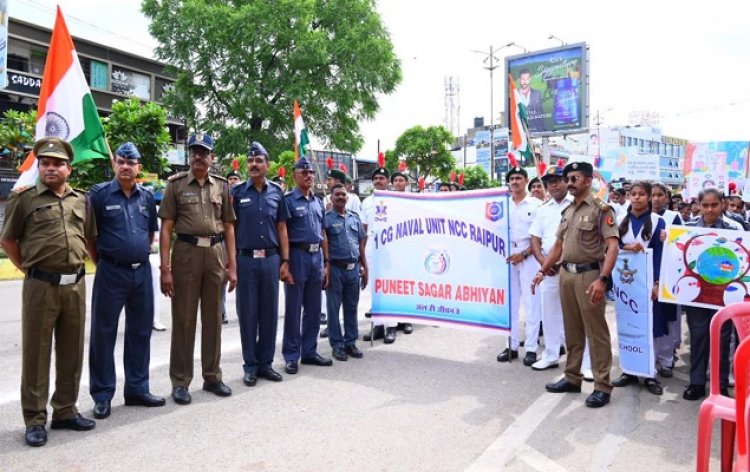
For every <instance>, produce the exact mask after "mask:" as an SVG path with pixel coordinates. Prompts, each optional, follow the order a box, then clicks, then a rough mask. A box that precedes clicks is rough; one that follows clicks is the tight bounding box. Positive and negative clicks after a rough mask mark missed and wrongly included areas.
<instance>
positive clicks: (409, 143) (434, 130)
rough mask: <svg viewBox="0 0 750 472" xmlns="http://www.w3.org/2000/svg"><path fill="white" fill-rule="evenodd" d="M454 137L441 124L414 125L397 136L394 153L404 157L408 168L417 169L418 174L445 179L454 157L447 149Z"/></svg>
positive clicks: (453, 162)
mask: <svg viewBox="0 0 750 472" xmlns="http://www.w3.org/2000/svg"><path fill="white" fill-rule="evenodd" d="M454 141H455V138H454V137H453V135H451V133H450V131H448V130H447V129H445V128H444V127H442V126H430V127H428V128H423V127H421V126H415V127H413V128H410V129H408V130H406V131H404V133H403V134H402V135H401V136H399V138H398V139H397V140H396V147H395V148H394V150H393V151H394V153H395V154H396V156H397V157H403V158H405V159H406V166H407V167H408V168H409V169H417V168H418V169H419V175H422V176H425V177H430V176H432V177H439V178H440V179H441V180H447V179H448V175H449V174H450V171H451V169H452V168H453V167H454V165H455V159H453V155H452V154H451V152H450V151H449V149H450V145H451V144H453V142H454Z"/></svg>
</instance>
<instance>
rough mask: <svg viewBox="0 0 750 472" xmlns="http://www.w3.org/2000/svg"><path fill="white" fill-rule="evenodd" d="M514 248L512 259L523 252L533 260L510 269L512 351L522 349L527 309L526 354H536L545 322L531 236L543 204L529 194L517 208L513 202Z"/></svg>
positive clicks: (510, 252)
mask: <svg viewBox="0 0 750 472" xmlns="http://www.w3.org/2000/svg"><path fill="white" fill-rule="evenodd" d="M509 203H510V205H509V206H510V211H509V213H510V215H509V220H510V248H508V256H510V255H512V254H520V253H521V252H522V251H523V250H526V252H527V253H529V257H527V258H526V259H524V260H523V261H522V262H519V263H518V264H516V265H511V266H510V348H511V349H512V350H514V351H516V350H518V346H519V345H520V341H521V339H520V334H521V325H520V318H521V317H520V308H521V305H523V313H524V315H525V317H526V340H525V341H524V349H525V350H526V352H535V351H536V349H537V347H538V345H539V324H540V322H541V321H542V313H541V309H540V306H539V301H540V300H539V299H540V297H539V295H538V294H536V295H532V294H531V281H532V280H534V277H535V276H536V273H537V272H538V271H539V263H538V262H537V261H536V259H535V258H534V256H533V255H532V254H531V236H530V235H529V228H530V227H531V223H533V222H534V218H535V217H536V213H537V211H538V210H539V207H541V206H542V201H541V200H539V199H538V198H535V197H532V196H531V194H526V197H525V198H524V199H523V200H521V201H520V202H519V203H518V204H517V205H516V204H515V203H514V202H513V198H511V199H510V202H509Z"/></svg>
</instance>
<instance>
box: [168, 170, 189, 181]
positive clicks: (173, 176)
mask: <svg viewBox="0 0 750 472" xmlns="http://www.w3.org/2000/svg"><path fill="white" fill-rule="evenodd" d="M187 175H188V173H187V172H178V173H176V174H175V175H172V176H170V177H168V178H167V180H168V181H169V182H172V181H173V180H177V179H181V178H183V177H186V176H187Z"/></svg>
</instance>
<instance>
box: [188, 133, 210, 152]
mask: <svg viewBox="0 0 750 472" xmlns="http://www.w3.org/2000/svg"><path fill="white" fill-rule="evenodd" d="M193 146H200V147H202V148H206V149H208V150H209V151H213V150H214V140H213V138H211V136H209V135H207V134H203V133H196V134H193V135H191V136H190V138H189V139H188V149H190V148H191V147H193Z"/></svg>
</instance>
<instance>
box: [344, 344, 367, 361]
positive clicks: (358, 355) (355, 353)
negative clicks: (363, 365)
mask: <svg viewBox="0 0 750 472" xmlns="http://www.w3.org/2000/svg"><path fill="white" fill-rule="evenodd" d="M344 352H345V353H347V354H348V355H349V356H351V357H353V358H355V359H362V358H363V357H364V356H365V355H364V354H362V351H360V350H359V349H357V346H355V345H353V344H352V345H349V346H344Z"/></svg>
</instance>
